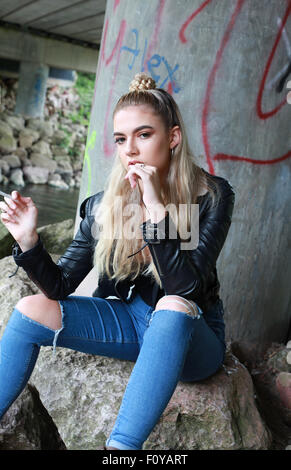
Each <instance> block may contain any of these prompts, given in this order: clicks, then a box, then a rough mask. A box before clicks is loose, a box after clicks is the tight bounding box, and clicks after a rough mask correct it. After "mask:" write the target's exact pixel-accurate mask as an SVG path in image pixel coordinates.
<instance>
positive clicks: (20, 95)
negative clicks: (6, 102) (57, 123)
mask: <svg viewBox="0 0 291 470" xmlns="http://www.w3.org/2000/svg"><path fill="white" fill-rule="evenodd" d="M48 74H49V67H48V66H47V65H44V64H40V63H36V62H29V61H22V62H21V63H20V71H19V82H18V83H19V84H18V90H17V98H16V105H15V113H17V114H24V115H26V116H31V117H38V116H42V115H43V109H44V104H45V96H46V82H47V78H48Z"/></svg>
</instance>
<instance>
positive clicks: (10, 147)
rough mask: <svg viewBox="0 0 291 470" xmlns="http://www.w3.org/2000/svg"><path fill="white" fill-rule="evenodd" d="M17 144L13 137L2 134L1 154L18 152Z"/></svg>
mask: <svg viewBox="0 0 291 470" xmlns="http://www.w3.org/2000/svg"><path fill="white" fill-rule="evenodd" d="M16 147H17V143H16V140H15V139H14V137H13V136H11V135H8V134H2V135H1V134H0V152H3V153H10V152H13V151H14V150H16Z"/></svg>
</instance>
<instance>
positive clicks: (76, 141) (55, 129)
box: [0, 79, 87, 189]
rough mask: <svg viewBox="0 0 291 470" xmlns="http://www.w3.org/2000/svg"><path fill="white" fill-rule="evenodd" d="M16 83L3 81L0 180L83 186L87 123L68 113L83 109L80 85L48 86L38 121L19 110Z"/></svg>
mask: <svg viewBox="0 0 291 470" xmlns="http://www.w3.org/2000/svg"><path fill="white" fill-rule="evenodd" d="M17 83H18V82H17V80H11V79H10V80H5V81H4V80H1V79H0V92H1V93H2V100H1V105H0V184H2V185H3V184H4V185H5V184H7V183H12V184H14V185H16V186H19V187H21V186H24V185H25V183H34V184H49V185H50V186H55V187H58V188H62V189H68V188H71V187H77V188H79V187H80V181H81V174H82V165H83V157H84V152H85V145H86V136H87V126H85V125H82V124H80V123H74V122H72V120H71V119H70V117H69V116H70V115H71V114H73V113H74V112H75V111H76V109H77V108H78V95H77V93H76V91H75V89H74V88H69V89H67V88H62V87H60V86H52V87H51V88H49V89H48V90H47V97H46V103H45V111H44V117H43V119H39V118H30V117H28V116H22V115H16V114H14V112H13V109H14V107H15V100H16V90H17Z"/></svg>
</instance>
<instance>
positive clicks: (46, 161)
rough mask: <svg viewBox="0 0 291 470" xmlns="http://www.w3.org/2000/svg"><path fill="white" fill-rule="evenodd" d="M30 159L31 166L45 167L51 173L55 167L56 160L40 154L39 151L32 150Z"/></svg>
mask: <svg viewBox="0 0 291 470" xmlns="http://www.w3.org/2000/svg"><path fill="white" fill-rule="evenodd" d="M30 161H31V163H32V166H39V167H41V168H47V169H48V170H49V172H50V173H53V172H54V171H55V170H56V168H57V162H55V160H52V159H51V158H49V157H47V156H45V155H42V154H41V153H36V152H33V153H32V154H31V155H30Z"/></svg>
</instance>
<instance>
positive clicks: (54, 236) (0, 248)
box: [0, 219, 74, 259]
mask: <svg viewBox="0 0 291 470" xmlns="http://www.w3.org/2000/svg"><path fill="white" fill-rule="evenodd" d="M37 232H38V233H39V234H40V236H41V239H42V241H43V243H44V245H45V247H46V249H47V250H48V251H49V252H50V253H55V254H62V253H64V251H65V250H66V248H67V247H68V246H69V244H70V243H71V241H72V240H73V236H74V221H73V219H67V220H63V221H62V222H57V223H55V224H49V225H44V226H43V227H40V228H38V229H37ZM13 243H14V239H13V237H12V235H11V234H10V232H9V231H8V230H7V228H6V227H5V225H4V224H3V223H2V222H0V259H1V258H4V257H5V256H10V255H11V253H12V245H13Z"/></svg>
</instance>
